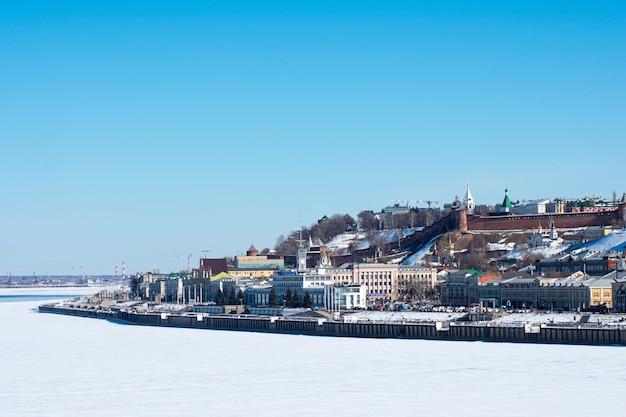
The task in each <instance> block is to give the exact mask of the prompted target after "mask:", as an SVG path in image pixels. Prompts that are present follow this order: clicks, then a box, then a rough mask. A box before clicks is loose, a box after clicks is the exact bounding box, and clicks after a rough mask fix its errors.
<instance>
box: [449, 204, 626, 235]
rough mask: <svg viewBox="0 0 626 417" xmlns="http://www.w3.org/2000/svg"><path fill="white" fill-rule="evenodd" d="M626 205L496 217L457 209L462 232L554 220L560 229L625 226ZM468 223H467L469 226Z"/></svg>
mask: <svg viewBox="0 0 626 417" xmlns="http://www.w3.org/2000/svg"><path fill="white" fill-rule="evenodd" d="M625 206H626V204H624V203H622V204H620V205H619V206H618V207H617V208H616V209H615V210H611V211H603V212H595V213H560V214H555V213H552V214H530V215H523V216H522V215H516V214H503V215H494V216H476V215H471V214H467V211H466V210H464V209H460V210H457V212H456V215H457V219H456V225H457V228H458V229H459V230H460V231H462V232H463V231H469V230H531V229H537V228H539V227H540V226H541V227H542V228H544V229H547V228H549V227H550V224H551V222H554V227H556V228H557V229H574V228H578V227H589V226H614V227H624V223H625V221H626V217H625V216H626V211H625ZM465 225H467V226H466V227H465Z"/></svg>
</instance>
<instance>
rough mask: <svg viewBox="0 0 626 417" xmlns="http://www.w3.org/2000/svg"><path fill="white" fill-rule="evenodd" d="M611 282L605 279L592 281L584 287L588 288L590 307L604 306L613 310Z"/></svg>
mask: <svg viewBox="0 0 626 417" xmlns="http://www.w3.org/2000/svg"><path fill="white" fill-rule="evenodd" d="M612 283H613V280H612V279H607V278H598V279H592V280H590V281H589V282H588V283H586V284H585V285H587V286H588V287H589V293H590V294H589V295H590V302H591V305H592V306H599V305H605V306H606V307H607V308H613V286H612Z"/></svg>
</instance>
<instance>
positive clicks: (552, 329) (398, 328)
mask: <svg viewBox="0 0 626 417" xmlns="http://www.w3.org/2000/svg"><path fill="white" fill-rule="evenodd" d="M39 311H40V312H42V313H54V314H64V315H70V316H78V317H88V318H98V319H106V320H111V321H115V322H121V323H126V324H135V325H142V326H161V327H180V328H190V329H208V330H231V331H247V332H263V333H282V334H298V335H310V336H335V337H366V338H388V339H425V340H450V341H469V342H478V341H482V342H510V343H552V344H575V345H622V346H626V328H625V327H624V326H613V327H599V326H589V325H587V326H585V325H575V324H571V325H564V324H561V325H545V324H544V325H528V324H527V325H510V324H507V325H502V324H494V323H489V322H486V323H485V322H480V323H472V322H463V323H460V322H428V323H415V322H376V321H361V322H343V321H336V320H328V319H315V318H313V319H312V318H289V317H278V316H272V317H270V316H255V315H209V314H202V313H138V312H132V311H123V310H119V311H117V310H105V309H101V310H97V309H81V308H68V307H66V306H58V305H51V304H48V305H42V306H40V307H39Z"/></svg>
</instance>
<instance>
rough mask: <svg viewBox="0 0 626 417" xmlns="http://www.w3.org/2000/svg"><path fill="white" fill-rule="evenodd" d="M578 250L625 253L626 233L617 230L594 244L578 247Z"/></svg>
mask: <svg viewBox="0 0 626 417" xmlns="http://www.w3.org/2000/svg"><path fill="white" fill-rule="evenodd" d="M576 249H586V250H590V251H594V252H610V251H617V252H625V251H626V231H625V230H615V231H613V233H610V234H608V235H606V236H604V237H602V238H600V239H598V240H595V241H593V242H589V243H585V244H582V245H577V246H576Z"/></svg>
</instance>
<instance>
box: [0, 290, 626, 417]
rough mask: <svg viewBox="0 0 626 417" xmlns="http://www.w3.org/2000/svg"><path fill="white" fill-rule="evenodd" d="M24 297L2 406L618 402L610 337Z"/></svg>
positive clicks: (14, 306)
mask: <svg viewBox="0 0 626 417" xmlns="http://www.w3.org/2000/svg"><path fill="white" fill-rule="evenodd" d="M36 306H37V303H33V302H2V303H0V329H2V337H1V338H0V352H2V355H0V369H1V370H2V376H1V377H0V404H1V406H0V414H1V415H3V416H11V417H25V416H28V417H30V416H34V415H36V416H42V417H53V416H54V417H57V416H63V417H73V416H94V417H99V416H137V417H143V416H151V417H154V416H182V415H218V416H251V415H253V416H256V417H265V416H276V415H297V416H302V417H308V416H320V415H329V416H330V415H332V416H345V417H351V416H364V415H407V416H409V415H423V416H431V417H433V416H434V417H436V416H458V415H463V416H502V415H508V416H526V415H529V414H541V415H549V416H564V415H566V416H570V417H582V416H584V417H588V416H590V415H603V416H619V415H621V414H622V411H621V402H620V400H619V398H622V395H623V392H624V391H626V379H625V378H624V375H625V374H626V361H624V360H623V358H624V354H625V350H624V348H623V347H611V346H563V345H532V344H511V343H482V342H440V341H439V342H438V341H425V340H394V339H351V338H340V337H313V336H294V335H278V334H259V333H247V332H227V331H213V330H194V329H176V328H159V327H140V326H129V325H119V324H114V323H110V322H107V321H104V320H95V319H87V318H78V317H70V316H62V315H55V314H39V313H36V312H34V311H33V308H34V307H36ZM581 393H584V398H582V397H581ZM594 399H595V400H594ZM598 399H605V400H598ZM607 399H613V400H607Z"/></svg>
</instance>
